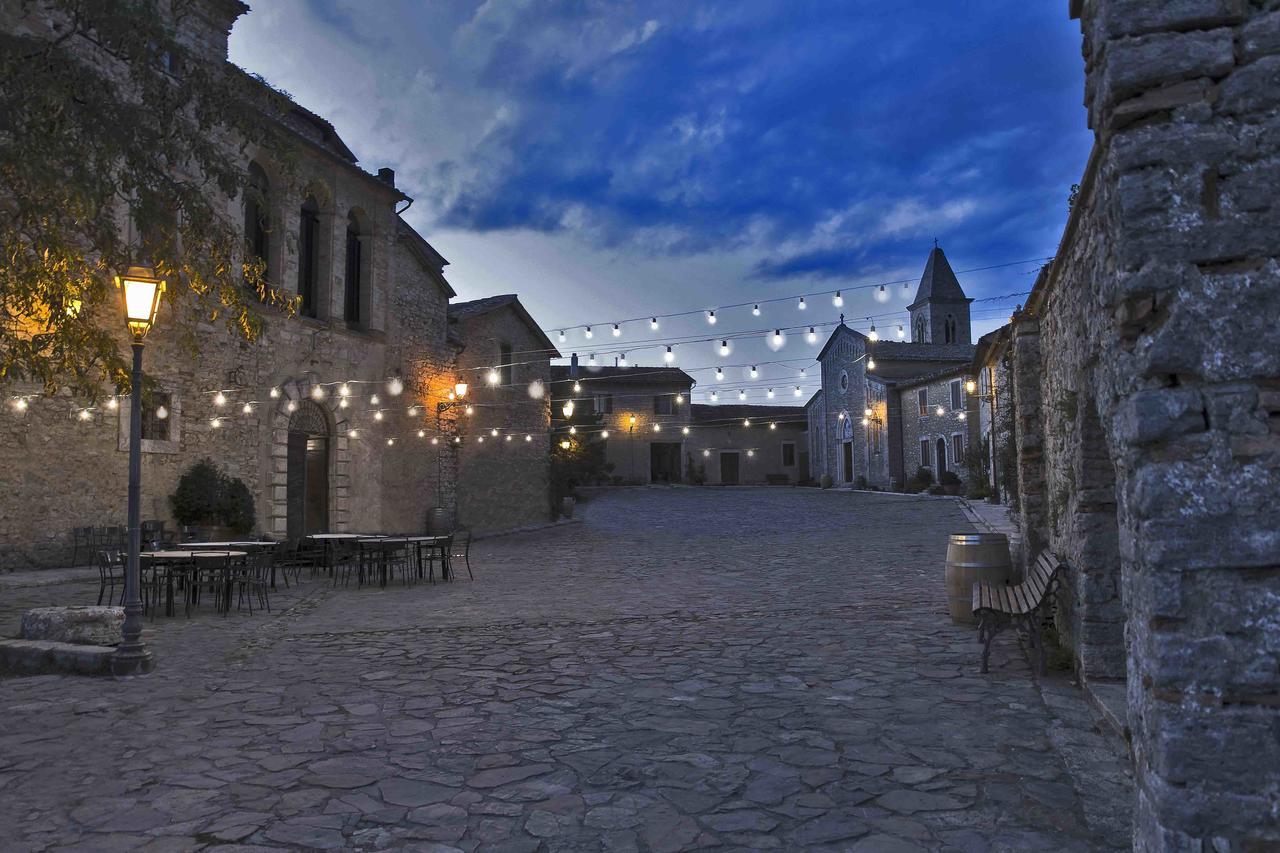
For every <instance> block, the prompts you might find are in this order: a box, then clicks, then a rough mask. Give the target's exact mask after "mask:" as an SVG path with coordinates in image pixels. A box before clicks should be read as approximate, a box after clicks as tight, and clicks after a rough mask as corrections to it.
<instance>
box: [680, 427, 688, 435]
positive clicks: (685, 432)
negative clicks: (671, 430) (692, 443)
mask: <svg viewBox="0 0 1280 853" xmlns="http://www.w3.org/2000/svg"><path fill="white" fill-rule="evenodd" d="M680 432H681V434H682V435H688V434H689V428H688V427H681V429H680Z"/></svg>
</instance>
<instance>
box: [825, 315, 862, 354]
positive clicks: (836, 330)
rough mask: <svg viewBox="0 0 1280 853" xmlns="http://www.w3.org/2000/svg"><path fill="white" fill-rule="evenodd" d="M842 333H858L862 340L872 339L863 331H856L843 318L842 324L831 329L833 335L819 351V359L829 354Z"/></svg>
mask: <svg viewBox="0 0 1280 853" xmlns="http://www.w3.org/2000/svg"><path fill="white" fill-rule="evenodd" d="M842 334H850V335H856V336H857V337H859V338H862V340H864V341H868V340H870V338H868V337H867V336H866V335H864V334H862V332H859V331H856V330H854V329H850V328H849V327H848V326H846V325H845V324H844V320H843V319H841V320H840V325H839V326H836V327H835V328H834V329H832V330H831V336H830V337H828V338H827V342H826V343H825V344H823V345H822V349H821V350H819V351H818V355H817V359H818V361H822V358H823V356H825V355H826V354H827V350H829V349H831V347H832V346H833V345H834V344H835V342H836V338H837V337H839V336H841V335H842Z"/></svg>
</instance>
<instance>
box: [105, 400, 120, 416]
mask: <svg viewBox="0 0 1280 853" xmlns="http://www.w3.org/2000/svg"><path fill="white" fill-rule="evenodd" d="M107 408H108V409H110V410H111V411H113V412H114V411H115V410H116V409H118V408H120V401H119V400H117V399H116V398H115V397H112V398H111V399H110V400H108V401H107Z"/></svg>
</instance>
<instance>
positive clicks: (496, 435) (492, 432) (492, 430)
mask: <svg viewBox="0 0 1280 853" xmlns="http://www.w3.org/2000/svg"><path fill="white" fill-rule="evenodd" d="M489 435H491V436H493V437H494V438H497V437H498V430H497V428H496V427H495V428H494V429H491V430H489Z"/></svg>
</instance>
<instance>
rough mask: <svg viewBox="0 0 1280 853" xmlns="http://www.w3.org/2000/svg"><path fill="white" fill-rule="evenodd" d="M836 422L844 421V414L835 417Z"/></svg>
mask: <svg viewBox="0 0 1280 853" xmlns="http://www.w3.org/2000/svg"><path fill="white" fill-rule="evenodd" d="M836 420H838V421H842V420H844V412H841V413H840V414H838V415H836Z"/></svg>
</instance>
